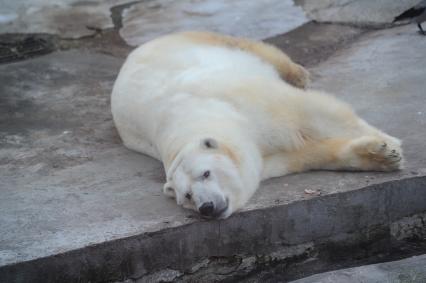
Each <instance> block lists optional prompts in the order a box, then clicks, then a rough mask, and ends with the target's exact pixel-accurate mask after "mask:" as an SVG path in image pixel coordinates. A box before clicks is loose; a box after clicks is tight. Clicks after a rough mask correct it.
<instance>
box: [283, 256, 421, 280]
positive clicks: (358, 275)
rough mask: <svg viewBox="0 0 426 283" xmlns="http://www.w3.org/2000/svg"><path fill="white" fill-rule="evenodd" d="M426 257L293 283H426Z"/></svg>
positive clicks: (343, 271) (338, 271)
mask: <svg viewBox="0 0 426 283" xmlns="http://www.w3.org/2000/svg"><path fill="white" fill-rule="evenodd" d="M425 266H426V255H423V256H418V257H412V258H408V259H404V260H399V261H394V262H386V263H378V264H372V265H366V266H361V267H355V268H348V269H342V270H336V271H331V272H327V273H322V274H317V275H313V276H310V277H308V278H303V279H300V280H296V281H292V282H291V283H335V282H345V283H361V282H362V283H378V282H401V283H402V282H409V283H423V282H426V268H425Z"/></svg>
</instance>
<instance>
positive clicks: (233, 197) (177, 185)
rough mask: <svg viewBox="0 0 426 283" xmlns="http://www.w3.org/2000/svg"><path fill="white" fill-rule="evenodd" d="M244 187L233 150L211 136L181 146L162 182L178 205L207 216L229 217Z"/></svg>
mask: <svg viewBox="0 0 426 283" xmlns="http://www.w3.org/2000/svg"><path fill="white" fill-rule="evenodd" d="M243 189H244V186H243V182H242V180H241V175H240V170H239V166H238V158H237V157H236V155H235V153H233V152H232V151H231V150H230V149H229V148H228V147H226V146H225V145H223V144H219V143H218V141H216V140H215V139H212V138H206V139H202V140H201V142H200V143H199V144H194V145H187V146H186V147H185V148H184V149H183V150H181V151H180V152H179V154H178V155H177V156H176V157H175V159H174V160H173V162H172V164H171V166H170V168H169V169H168V171H167V183H166V184H165V185H164V193H165V194H166V195H168V196H171V197H173V198H175V199H176V202H177V204H178V205H182V206H183V207H185V208H189V209H193V210H195V211H198V212H199V213H200V214H201V215H202V216H204V217H208V218H227V217H229V216H230V215H231V214H232V212H234V211H235V210H236V209H238V208H239V206H240V205H239V203H240V201H239V199H238V197H239V195H241V194H242V190H243Z"/></svg>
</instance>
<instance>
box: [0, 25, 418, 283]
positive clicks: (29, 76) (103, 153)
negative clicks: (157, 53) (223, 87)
mask: <svg viewBox="0 0 426 283" xmlns="http://www.w3.org/2000/svg"><path fill="white" fill-rule="evenodd" d="M410 31H411V29H410V27H400V28H396V29H392V30H386V31H378V32H374V33H372V34H370V35H368V36H366V37H365V38H363V39H362V40H361V41H359V42H358V43H356V44H355V45H353V46H352V47H351V48H349V49H346V50H343V51H341V52H340V53H339V54H337V55H336V56H334V57H333V58H331V59H330V60H328V61H326V62H324V63H322V64H320V65H319V66H317V67H315V68H313V69H312V71H313V74H314V76H313V78H314V84H313V85H314V87H315V88H320V89H326V90H328V91H331V92H333V93H335V94H336V95H337V96H339V97H341V98H342V99H344V100H346V101H348V102H350V103H351V104H352V105H354V107H355V108H356V109H357V110H358V112H359V113H360V114H361V116H363V117H365V118H366V119H367V120H368V121H369V122H371V123H372V124H374V125H376V126H378V127H380V128H383V129H384V130H386V131H387V132H389V133H390V134H393V135H395V136H398V137H401V138H402V139H403V141H404V146H403V147H404V150H405V154H406V159H407V165H406V169H405V170H403V171H400V172H395V173H345V172H312V173H305V174H298V175H292V176H286V177H282V178H275V179H271V180H268V181H266V182H264V183H263V184H262V186H261V188H260V189H259V191H258V192H257V193H256V194H255V196H254V197H253V199H252V200H251V202H250V203H249V204H248V205H247V206H246V207H245V208H244V210H243V211H242V212H240V213H237V214H236V215H234V216H233V217H231V218H230V219H227V220H225V221H204V220H201V219H199V218H198V216H197V215H194V214H193V213H192V212H190V211H187V210H184V209H182V208H180V207H177V206H176V204H175V203H174V201H173V200H171V199H168V198H166V197H164V196H163V195H162V193H161V187H162V183H163V182H164V175H163V171H162V167H161V164H160V163H159V162H157V161H155V160H153V159H150V158H148V157H146V156H143V155H141V154H137V153H134V152H131V151H128V150H126V149H125V148H124V147H123V146H122V145H121V143H120V140H119V138H118V136H117V134H116V132H115V130H114V128H113V125H112V120H111V116H110V111H109V95H110V91H111V87H112V84H113V81H114V78H115V75H116V74H117V72H118V69H119V66H120V65H121V63H122V59H116V58H114V57H111V56H107V55H100V54H95V53H85V52H82V51H70V52H59V53H53V54H51V55H47V56H44V57H39V58H36V59H31V60H27V61H24V62H20V63H14V64H8V65H1V66H0V73H1V74H2V76H1V77H0V80H1V82H0V93H1V98H0V99H1V100H0V128H1V133H0V142H1V145H0V179H1V183H0V227H1V232H2V233H0V281H1V279H4V280H3V281H4V282H13V281H17V279H16V278H18V277H14V276H18V275H19V276H21V277H20V278H24V279H25V278H26V279H28V278H32V279H33V281H34V282H54V281H56V282H58V281H60V280H62V281H67V280H68V281H70V280H71V279H70V278H72V279H74V280H77V279H76V278H77V277H78V278H85V279H87V280H91V281H95V280H96V281H102V280H104V281H107V280H113V279H116V280H118V279H120V278H123V276H124V277H125V276H132V277H134V278H138V277H141V276H143V275H145V274H146V273H155V272H157V271H159V270H161V269H162V268H164V267H165V266H167V267H169V268H170V269H171V270H179V271H181V270H185V269H186V268H188V267H190V266H192V265H194V264H195V263H196V262H197V261H199V260H202V259H203V258H205V257H206V256H212V255H217V256H226V255H228V256H229V255H233V254H251V255H253V254H257V253H263V254H265V253H266V254H268V253H270V252H271V251H273V250H276V249H277V248H278V247H282V246H288V245H297V244H303V243H308V242H310V241H313V240H315V239H325V238H327V237H334V236H338V237H342V236H341V235H344V234H345V233H349V232H350V231H364V230H363V229H367V228H368V227H370V226H375V225H380V224H386V225H387V224H389V223H391V222H393V221H396V220H398V219H400V218H402V217H405V216H408V215H411V214H414V213H420V212H423V211H424V210H426V207H425V205H426V194H425V190H424V188H425V186H426V185H425V181H426V178H425V176H426V167H425V164H426V162H425V161H426V144H425V143H424V141H425V137H426V132H425V131H424V127H425V124H426V118H425V114H426V109H425V108H426V103H425V96H424V89H425V88H426V80H425V79H424V78H425V68H424V66H425V63H426V62H425V61H426V58H425V57H424V56H423V54H422V53H421V52H419V50H423V49H425V47H426V41H425V40H424V38H423V37H421V36H418V35H417V34H415V33H411V32H410ZM304 189H313V190H319V191H320V192H321V196H320V197H316V196H311V195H307V194H305V193H304ZM401 200H403V201H401ZM372 215H374V217H371V216H372ZM51 255H55V257H49V256H51ZM171 272H173V271H171ZM46 274H48V275H49V277H45V276H46ZM76 276H77V277H76ZM79 276H80V277H79ZM117 278H118V279H117ZM24 279H23V280H24Z"/></svg>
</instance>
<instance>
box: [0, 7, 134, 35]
mask: <svg viewBox="0 0 426 283" xmlns="http://www.w3.org/2000/svg"><path fill="white" fill-rule="evenodd" d="M128 2H132V0H89V1H84V0H83V1H81V0H61V1H49V0H20V1H10V0H0V7H1V8H0V33H49V34H57V35H58V36H60V37H62V38H80V37H83V36H89V35H93V34H95V33H96V30H99V29H106V28H112V27H113V26H114V25H113V22H112V19H111V16H110V8H111V7H113V6H117V5H120V4H124V3H128Z"/></svg>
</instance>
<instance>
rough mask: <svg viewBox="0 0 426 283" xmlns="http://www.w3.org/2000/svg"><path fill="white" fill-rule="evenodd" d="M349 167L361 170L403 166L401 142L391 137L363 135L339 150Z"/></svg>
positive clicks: (378, 169)
mask: <svg viewBox="0 0 426 283" xmlns="http://www.w3.org/2000/svg"><path fill="white" fill-rule="evenodd" d="M341 156H342V159H343V160H346V163H347V165H348V167H349V168H354V169H360V170H362V171H368V170H372V171H393V170H398V169H401V168H402V166H403V156H402V149H401V143H400V141H399V140H397V139H395V138H392V137H378V136H363V137H360V138H357V139H354V140H352V141H351V142H350V143H349V144H348V145H347V146H345V147H344V148H343V150H342V152H341Z"/></svg>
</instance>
